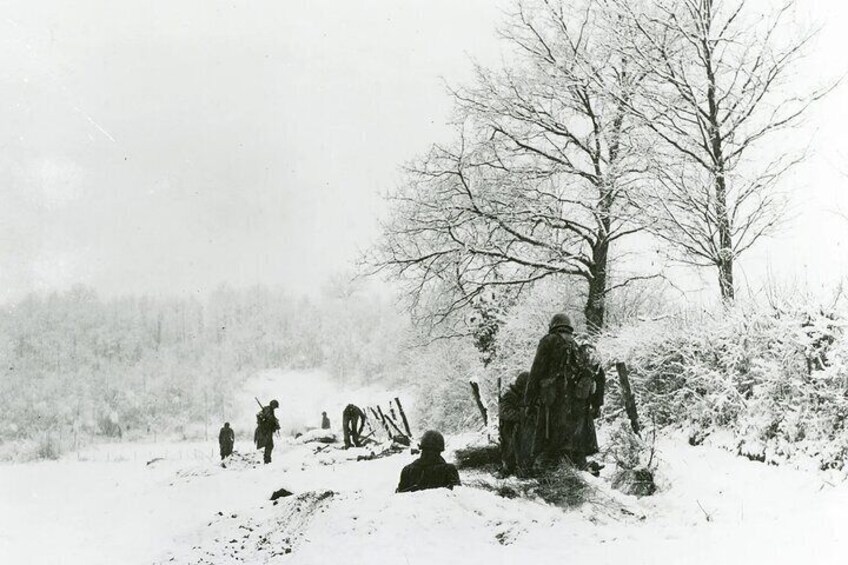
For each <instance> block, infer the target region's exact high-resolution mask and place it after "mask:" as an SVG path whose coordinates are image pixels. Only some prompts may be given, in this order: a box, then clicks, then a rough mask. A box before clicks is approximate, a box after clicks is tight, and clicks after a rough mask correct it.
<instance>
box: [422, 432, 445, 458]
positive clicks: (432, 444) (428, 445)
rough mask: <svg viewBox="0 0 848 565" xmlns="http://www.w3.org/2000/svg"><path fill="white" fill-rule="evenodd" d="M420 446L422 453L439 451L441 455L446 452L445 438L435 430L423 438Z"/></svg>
mask: <svg viewBox="0 0 848 565" xmlns="http://www.w3.org/2000/svg"><path fill="white" fill-rule="evenodd" d="M418 446H419V447H420V448H421V450H422V451H424V450H427V451H438V452H440V453H441V452H442V451H444V450H445V438H444V436H443V435H442V434H440V433H439V432H437V431H435V430H428V431H426V432H424V435H422V436H421V441H420V442H419V443H418Z"/></svg>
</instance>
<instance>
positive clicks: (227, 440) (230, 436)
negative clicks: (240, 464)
mask: <svg viewBox="0 0 848 565" xmlns="http://www.w3.org/2000/svg"><path fill="white" fill-rule="evenodd" d="M235 441H236V435H235V432H233V429H232V428H231V427H230V423H229V422H224V427H223V428H221V431H220V432H218V447H219V448H220V449H221V461H223V460H224V459H226V458H227V457H229V456H230V455H232V454H233V444H235Z"/></svg>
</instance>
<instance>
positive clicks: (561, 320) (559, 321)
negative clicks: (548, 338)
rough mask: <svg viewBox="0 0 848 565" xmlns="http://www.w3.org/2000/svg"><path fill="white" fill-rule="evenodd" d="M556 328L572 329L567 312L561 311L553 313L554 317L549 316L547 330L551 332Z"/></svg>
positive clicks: (571, 330)
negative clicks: (549, 320)
mask: <svg viewBox="0 0 848 565" xmlns="http://www.w3.org/2000/svg"><path fill="white" fill-rule="evenodd" d="M557 328H566V329H568V331H570V332H573V331H574V326H572V325H571V318H570V317H569V316H568V314H563V313H562V312H560V313H559V314H554V317H553V318H551V323H550V324H549V325H548V331H551V332H552V331H554V330H556V329H557Z"/></svg>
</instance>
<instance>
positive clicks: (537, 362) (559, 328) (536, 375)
mask: <svg viewBox="0 0 848 565" xmlns="http://www.w3.org/2000/svg"><path fill="white" fill-rule="evenodd" d="M573 334H574V326H572V324H571V318H569V317H568V315H566V314H556V315H554V317H553V318H552V319H551V323H550V325H549V326H548V334H547V335H546V336H545V337H543V338H542V339H541V340H540V341H539V346H538V348H537V349H536V356H535V358H534V359H533V367H532V368H531V369H530V378H529V380H528V382H527V390H526V392H525V395H524V404H525V406H527V416H528V422H527V428H529V429H531V430H532V450H531V451H530V453H529V461H527V465H528V467H529V466H530V465H531V464H532V462H533V460H534V459H537V458H539V459H540V462H541V463H542V464H543V465H546V466H551V465H553V466H555V465H557V464H558V463H559V462H560V461H563V460H565V461H568V462H571V463H572V464H574V465H575V466H577V467H579V468H583V467H584V466H585V455H583V454H582V452H583V449H582V448H581V445H580V440H581V438H582V436H581V434H582V433H583V428H582V427H581V426H585V423H586V420H587V418H586V414H585V413H580V410H579V408H580V406H582V404H580V403H575V402H574V400H576V399H580V400H582V401H585V400H586V399H587V398H588V397H589V394H586V391H587V390H589V391H590V393H591V387H588V386H587V385H586V380H585V379H584V378H583V377H588V376H589V372H588V370H587V367H586V363H585V361H584V360H583V355H582V354H581V352H580V347H579V346H578V345H577V342H576V341H575V340H574V335H573Z"/></svg>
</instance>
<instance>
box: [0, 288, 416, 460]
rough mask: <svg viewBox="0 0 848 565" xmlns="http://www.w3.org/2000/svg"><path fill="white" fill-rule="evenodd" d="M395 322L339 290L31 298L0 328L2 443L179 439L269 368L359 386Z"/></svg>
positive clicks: (379, 364)
mask: <svg viewBox="0 0 848 565" xmlns="http://www.w3.org/2000/svg"><path fill="white" fill-rule="evenodd" d="M395 311H396V309H395V308H394V305H393V304H392V302H391V300H390V299H389V298H386V297H382V296H380V295H379V294H376V293H373V292H370V291H368V290H364V289H362V288H358V287H357V286H356V285H351V284H349V283H336V284H330V285H328V286H327V287H326V288H324V289H323V290H322V292H321V293H320V295H319V296H318V297H317V298H313V299H308V298H304V297H302V296H296V295H293V294H291V293H288V292H286V291H283V290H272V289H268V288H263V287H255V288H252V289H247V290H233V289H230V288H225V287H222V288H220V289H218V290H216V291H214V292H212V293H211V294H209V295H208V296H206V297H204V298H202V299H200V298H192V297H186V298H152V297H133V296H130V297H121V298H110V299H103V298H101V297H99V296H98V295H97V294H96V293H95V292H94V291H93V290H91V289H89V288H85V287H77V288H74V289H73V290H70V291H68V292H63V293H54V294H49V295H44V294H33V295H30V296H28V297H26V298H25V299H23V300H21V301H20V302H17V303H14V304H9V305H6V306H5V307H4V308H3V314H2V317H0V360H2V361H0V362H2V366H0V367H2V370H0V390H2V394H0V413H2V414H3V423H2V425H0V441H10V440H21V439H26V438H31V437H35V436H37V435H38V434H39V433H41V432H48V431H52V432H55V433H57V434H63V435H64V437H65V438H66V440H67V438H74V439H73V441H74V442H76V441H77V440H78V439H80V438H82V437H91V436H96V435H102V436H119V435H120V436H124V435H126V434H131V435H138V434H153V433H159V434H165V433H169V432H180V431H182V432H185V431H186V428H187V426H189V424H190V423H197V422H206V421H208V420H210V419H212V420H213V421H217V419H218V418H219V416H220V415H221V414H224V413H226V412H227V408H228V402H230V399H231V393H232V392H233V391H234V390H235V389H237V388H238V387H239V385H240V384H241V383H242V381H243V380H244V379H245V378H247V377H248V376H249V375H250V374H252V373H254V372H256V371H258V370H262V369H267V368H312V367H326V368H328V369H329V370H330V371H331V372H332V373H333V374H334V375H335V376H336V377H337V378H339V379H342V380H345V379H354V378H356V379H364V380H368V379H369V378H371V377H373V376H374V375H378V374H381V373H382V372H384V365H385V363H386V359H387V355H388V354H389V352H388V351H387V348H386V344H387V343H391V341H392V340H395V339H400V336H401V335H402V333H403V332H402V331H400V329H399V328H400V324H401V320H400V317H399V316H398V315H396V314H394V312H395ZM65 443H67V441H66V442H65Z"/></svg>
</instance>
